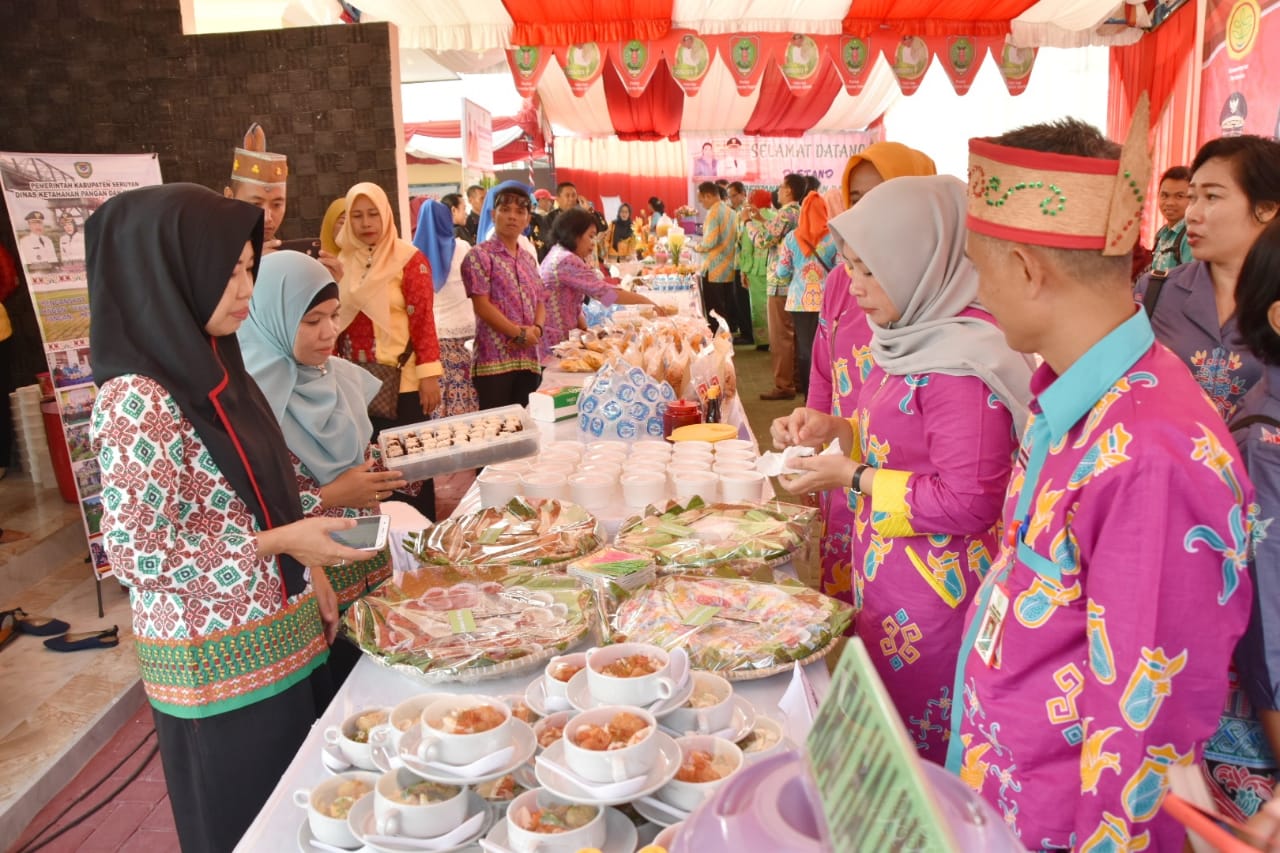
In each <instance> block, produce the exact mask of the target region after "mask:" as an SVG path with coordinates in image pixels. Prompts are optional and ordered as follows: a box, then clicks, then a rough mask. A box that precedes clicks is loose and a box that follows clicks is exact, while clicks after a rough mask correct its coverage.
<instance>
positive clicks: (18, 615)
mask: <svg viewBox="0 0 1280 853" xmlns="http://www.w3.org/2000/svg"><path fill="white" fill-rule="evenodd" d="M13 615H14V618H15V619H16V620H18V630H19V631H21V632H22V633H24V634H34V635H35V636H37V637H53V636H56V635H58V634H65V633H67V632H68V631H70V630H71V626H70V625H69V624H67V623H66V622H63V621H62V620H61V619H53V618H50V617H48V616H28V615H27V612H26V611H25V610H23V609H22V608H21V607H19V608H18V609H17V610H15V611H13Z"/></svg>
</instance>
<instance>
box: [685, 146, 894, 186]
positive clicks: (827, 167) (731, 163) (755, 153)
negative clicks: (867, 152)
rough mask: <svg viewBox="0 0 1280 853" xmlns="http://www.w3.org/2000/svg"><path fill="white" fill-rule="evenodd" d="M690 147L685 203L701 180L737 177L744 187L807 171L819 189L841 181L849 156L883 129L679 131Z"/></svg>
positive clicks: (774, 184) (771, 183) (836, 184)
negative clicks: (772, 133)
mask: <svg viewBox="0 0 1280 853" xmlns="http://www.w3.org/2000/svg"><path fill="white" fill-rule="evenodd" d="M681 136H683V137H684V139H685V142H686V144H687V145H688V146H689V175H690V178H691V181H692V185H691V186H690V191H689V199H690V203H693V202H694V201H696V198H697V187H698V184H700V183H702V182H703V181H716V180H719V179H721V178H723V179H725V180H728V181H742V182H743V183H744V184H746V186H747V189H748V191H749V190H751V189H753V188H755V187H764V188H766V189H770V190H772V189H774V188H775V187H777V186H778V184H779V183H780V182H781V181H782V178H783V176H784V175H790V174H792V173H794V174H797V175H806V176H808V175H812V176H813V177H815V178H817V179H818V180H819V181H821V182H822V186H823V188H824V189H826V188H828V187H838V186H840V181H841V179H842V178H843V177H844V167H845V164H846V163H847V162H848V161H849V158H850V157H852V156H853V155H855V154H857V153H859V152H860V151H862V149H864V148H866V147H867V146H868V145H870V144H871V143H873V142H879V141H880V140H881V138H882V136H883V134H882V133H881V132H880V131H879V130H856V131H848V132H845V133H810V134H808V135H806V136H804V137H803V138H801V139H790V138H775V137H768V136H743V135H738V136H731V135H729V134H712V135H704V134H692V133H683V134H681Z"/></svg>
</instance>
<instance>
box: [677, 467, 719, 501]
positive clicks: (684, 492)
mask: <svg viewBox="0 0 1280 853" xmlns="http://www.w3.org/2000/svg"><path fill="white" fill-rule="evenodd" d="M671 485H672V486H673V487H674V488H675V494H676V500H678V501H687V500H689V499H690V498H692V497H693V496H694V495H697V496H698V497H700V498H702V499H703V500H704V501H706V502H707V503H712V502H714V501H718V500H719V499H720V475H719V474H716V473H715V472H714V471H696V470H688V471H680V472H679V473H677V472H676V471H674V470H672V472H671Z"/></svg>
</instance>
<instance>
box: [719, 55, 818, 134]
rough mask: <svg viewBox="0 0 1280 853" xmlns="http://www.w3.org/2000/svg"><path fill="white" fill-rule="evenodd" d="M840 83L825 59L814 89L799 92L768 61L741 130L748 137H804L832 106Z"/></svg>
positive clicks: (815, 80)
mask: <svg viewBox="0 0 1280 853" xmlns="http://www.w3.org/2000/svg"><path fill="white" fill-rule="evenodd" d="M841 85H842V84H841V82H840V74H839V72H838V71H836V68H835V66H834V65H832V64H831V63H829V62H824V63H823V64H822V70H821V71H819V72H818V75H817V77H816V78H815V79H814V82H813V88H812V89H810V90H809V91H808V92H805V93H804V94H803V95H798V94H795V93H794V92H792V91H791V88H790V87H789V86H788V85H787V81H786V80H785V79H784V78H783V76H782V72H781V71H779V70H778V67H777V66H776V65H774V64H773V63H770V64H769V67H768V68H766V69H765V71H764V77H762V78H761V80H760V101H759V102H758V103H757V104H756V109H755V112H753V113H752V114H751V119H750V120H749V121H748V122H747V126H746V127H745V128H743V131H742V132H743V133H745V134H747V135H749V136H804V134H805V133H806V132H808V130H809V128H811V127H813V126H814V125H815V124H817V123H818V119H820V118H822V117H823V116H824V115H826V114H827V110H829V109H831V104H832V102H833V101H835V99H836V95H837V94H839V92H840V88H841Z"/></svg>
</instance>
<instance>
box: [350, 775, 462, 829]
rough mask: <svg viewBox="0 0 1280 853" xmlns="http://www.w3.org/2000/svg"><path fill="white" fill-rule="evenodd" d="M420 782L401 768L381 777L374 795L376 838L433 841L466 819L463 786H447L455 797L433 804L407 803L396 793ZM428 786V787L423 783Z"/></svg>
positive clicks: (419, 779)
mask: <svg viewBox="0 0 1280 853" xmlns="http://www.w3.org/2000/svg"><path fill="white" fill-rule="evenodd" d="M421 782H423V779H422V778H421V777H420V776H418V775H417V774H416V773H414V772H412V771H410V770H406V769H404V768H401V769H400V770H392V771H391V772H389V773H383V774H382V776H380V777H379V778H378V785H377V787H375V788H374V791H373V816H374V825H375V826H376V828H377V830H378V834H379V835H407V836H409V837H411V838H433V837H435V836H437V835H444V834H445V833H446V832H449V831H450V830H452V829H453V828H454V827H456V826H458V825H459V824H461V823H462V822H463V821H465V820H466V819H467V789H466V786H465V785H450V786H448V787H451V788H454V789H456V793H455V794H454V795H453V796H452V797H450V798H448V799H444V800H440V801H438V802H434V803H424V804H419V803H406V802H403V801H401V799H400V796H399V792H400V791H402V790H404V789H405V788H408V787H409V786H411V785H416V784H418V783H421ZM426 784H430V783H426Z"/></svg>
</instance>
